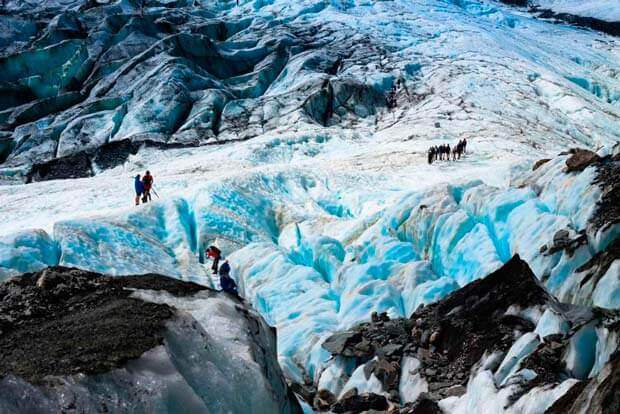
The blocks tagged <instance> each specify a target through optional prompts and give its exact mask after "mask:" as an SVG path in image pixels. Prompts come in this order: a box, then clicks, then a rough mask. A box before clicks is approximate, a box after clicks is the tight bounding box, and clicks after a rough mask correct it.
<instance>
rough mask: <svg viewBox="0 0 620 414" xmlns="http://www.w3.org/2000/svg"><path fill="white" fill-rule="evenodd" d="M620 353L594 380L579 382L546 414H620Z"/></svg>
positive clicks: (616, 354)
mask: <svg viewBox="0 0 620 414" xmlns="http://www.w3.org/2000/svg"><path fill="white" fill-rule="evenodd" d="M619 390H620V353H619V352H616V353H615V354H614V355H612V357H611V359H610V361H609V362H608V363H607V364H606V365H605V366H604V367H603V369H602V370H601V372H600V373H599V374H598V375H597V376H596V377H594V378H591V379H589V380H587V381H582V382H578V383H577V384H575V385H573V387H572V388H571V389H570V390H569V391H568V392H567V393H566V394H564V395H563V396H562V397H560V398H559V399H558V400H556V401H555V403H554V404H553V405H552V406H551V407H549V409H547V410H546V411H545V414H564V413H589V414H590V413H591V414H612V413H618V412H620V392H619Z"/></svg>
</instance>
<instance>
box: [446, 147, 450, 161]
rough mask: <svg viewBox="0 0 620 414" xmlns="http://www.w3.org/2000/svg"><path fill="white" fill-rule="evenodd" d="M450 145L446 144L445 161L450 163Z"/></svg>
mask: <svg viewBox="0 0 620 414" xmlns="http://www.w3.org/2000/svg"><path fill="white" fill-rule="evenodd" d="M450 152H451V151H450V144H446V160H448V161H450Z"/></svg>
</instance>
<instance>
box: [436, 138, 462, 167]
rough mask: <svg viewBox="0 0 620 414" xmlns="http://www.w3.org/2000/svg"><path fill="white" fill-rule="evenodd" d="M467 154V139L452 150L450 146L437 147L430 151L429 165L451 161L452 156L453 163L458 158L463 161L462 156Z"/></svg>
mask: <svg viewBox="0 0 620 414" xmlns="http://www.w3.org/2000/svg"><path fill="white" fill-rule="evenodd" d="M466 152H467V139H465V138H463V139H462V140H460V141H459V142H458V144H456V145H455V146H453V147H452V148H450V144H443V145H435V146H432V147H430V148H429V149H428V163H429V164H432V163H433V161H437V160H446V161H450V156H452V161H456V160H457V158H458V159H461V155H462V154H464V153H466Z"/></svg>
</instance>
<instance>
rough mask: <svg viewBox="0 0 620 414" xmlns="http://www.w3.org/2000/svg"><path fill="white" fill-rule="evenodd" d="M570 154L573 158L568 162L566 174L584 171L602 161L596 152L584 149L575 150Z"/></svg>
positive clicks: (569, 158)
mask: <svg viewBox="0 0 620 414" xmlns="http://www.w3.org/2000/svg"><path fill="white" fill-rule="evenodd" d="M569 154H571V156H570V157H568V159H567V160H566V172H573V171H583V170H585V169H586V168H587V167H589V166H590V165H592V164H594V163H596V162H597V161H599V160H600V157H599V156H598V155H597V154H596V153H595V152H592V151H590V150H587V149H583V148H573V149H571V150H570V151H569Z"/></svg>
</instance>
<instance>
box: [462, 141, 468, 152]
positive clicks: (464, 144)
mask: <svg viewBox="0 0 620 414" xmlns="http://www.w3.org/2000/svg"><path fill="white" fill-rule="evenodd" d="M466 152H467V139H466V138H463V153H466Z"/></svg>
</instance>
